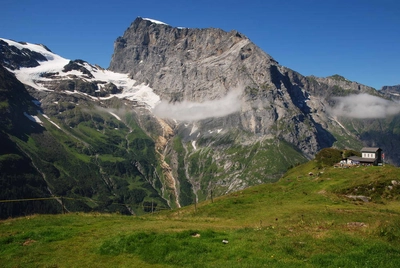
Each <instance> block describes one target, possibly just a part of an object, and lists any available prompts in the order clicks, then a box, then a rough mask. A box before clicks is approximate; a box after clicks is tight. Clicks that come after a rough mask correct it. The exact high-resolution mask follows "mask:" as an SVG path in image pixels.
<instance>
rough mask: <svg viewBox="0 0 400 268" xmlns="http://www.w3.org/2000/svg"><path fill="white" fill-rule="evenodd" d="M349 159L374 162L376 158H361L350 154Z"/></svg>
mask: <svg viewBox="0 0 400 268" xmlns="http://www.w3.org/2000/svg"><path fill="white" fill-rule="evenodd" d="M349 159H350V160H353V161H358V162H363V163H374V162H375V160H376V159H375V158H363V157H359V156H350V157H349Z"/></svg>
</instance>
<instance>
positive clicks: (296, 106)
mask: <svg viewBox="0 0 400 268" xmlns="http://www.w3.org/2000/svg"><path fill="white" fill-rule="evenodd" d="M110 69H111V70H113V71H118V72H129V73H130V74H131V76H132V77H134V79H136V80H138V81H140V82H144V83H148V84H149V85H150V87H152V88H153V89H154V90H155V92H157V94H159V95H160V97H161V99H164V100H167V101H169V102H172V103H175V102H182V101H192V102H204V101H207V100H213V99H218V98H222V97H223V96H225V95H227V94H228V93H229V92H230V91H234V90H237V91H239V92H240V102H241V107H240V110H239V111H238V113H237V114H236V115H231V116H227V117H226V118H225V120H222V121H223V122H221V124H222V125H225V126H229V125H230V126H231V127H234V128H237V127H239V128H240V129H242V130H243V131H247V132H250V133H252V134H254V135H255V136H258V137H275V138H280V139H283V140H285V141H288V142H289V143H292V144H294V145H295V146H296V147H298V148H299V149H300V150H301V151H302V152H303V153H304V154H305V155H307V156H308V157H312V156H313V155H314V154H315V153H316V152H317V151H318V150H320V149H321V148H323V147H329V146H332V144H333V143H334V142H335V138H334V137H333V136H332V135H331V134H330V133H329V132H328V131H327V125H326V122H327V121H329V118H328V116H326V115H325V114H324V106H325V105H326V104H327V102H326V101H325V100H324V99H323V98H318V97H319V96H321V95H323V94H321V92H320V90H319V89H320V88H321V87H318V88H314V87H313V85H312V81H310V79H308V78H306V77H303V76H302V75H300V74H298V73H296V72H294V71H292V70H290V69H288V68H285V67H282V66H280V65H279V64H278V62H277V61H275V60H274V59H273V58H272V57H271V56H269V55H268V54H266V53H265V52H263V51H262V50H261V49H260V48H258V47H257V46H256V45H255V44H254V43H252V42H251V41H250V40H249V39H248V38H247V37H245V36H244V35H242V34H240V33H238V32H237V31H231V32H224V31H222V30H220V29H186V28H183V29H179V28H174V27H171V26H169V25H164V24H157V23H153V22H152V21H149V20H144V19H142V18H137V19H136V20H135V21H134V22H133V23H132V24H131V25H130V27H129V28H128V29H127V30H126V31H125V33H124V35H123V36H122V37H119V38H118V39H117V40H116V42H115V51H114V54H113V57H112V60H111V64H110ZM324 86H325V87H326V88H330V85H329V84H324ZM220 121H221V120H220ZM199 124H201V125H203V126H204V125H205V124H206V123H204V122H199Z"/></svg>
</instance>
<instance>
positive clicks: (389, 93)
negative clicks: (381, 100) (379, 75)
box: [381, 85, 400, 101]
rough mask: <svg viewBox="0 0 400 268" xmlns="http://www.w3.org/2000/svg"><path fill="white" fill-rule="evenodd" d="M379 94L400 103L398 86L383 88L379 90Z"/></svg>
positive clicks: (399, 88)
mask: <svg viewBox="0 0 400 268" xmlns="http://www.w3.org/2000/svg"><path fill="white" fill-rule="evenodd" d="M381 93H383V94H384V95H385V96H386V97H387V98H390V99H394V100H397V101H400V85H396V86H384V87H382V89H381Z"/></svg>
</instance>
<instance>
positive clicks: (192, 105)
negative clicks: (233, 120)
mask: <svg viewBox="0 0 400 268" xmlns="http://www.w3.org/2000/svg"><path fill="white" fill-rule="evenodd" d="M239 95H240V91H239V90H234V91H230V92H229V93H228V94H227V95H226V96H224V97H222V98H221V99H218V100H209V101H205V102H201V103H198V102H191V101H183V102H179V103H174V104H173V103H168V102H167V101H161V102H160V103H158V104H157V105H156V106H155V107H154V109H153V113H154V114H155V115H156V116H158V117H161V118H169V119H175V120H178V121H198V120H203V119H207V118H212V117H223V116H226V115H229V114H232V113H235V112H238V111H240V109H241V100H240V99H239Z"/></svg>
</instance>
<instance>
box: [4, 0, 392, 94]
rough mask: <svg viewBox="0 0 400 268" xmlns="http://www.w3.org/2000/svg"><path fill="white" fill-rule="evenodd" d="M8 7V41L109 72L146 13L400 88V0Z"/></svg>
mask: <svg viewBox="0 0 400 268" xmlns="http://www.w3.org/2000/svg"><path fill="white" fill-rule="evenodd" d="M1 7H2V10H1V16H0V25H1V27H0V37H2V38H7V39H13V40H16V41H26V42H30V43H42V44H45V45H46V46H48V47H49V48H50V49H51V50H52V51H53V52H55V53H57V54H59V55H61V56H63V57H65V58H69V59H83V60H86V61H88V62H90V63H93V64H99V65H100V66H102V67H105V68H107V67H108V65H109V62H110V60H111V55H112V53H113V44H114V41H115V39H116V38H117V37H118V36H121V35H123V33H124V31H125V30H126V29H127V28H128V27H129V25H130V24H131V22H133V21H134V19H135V18H136V17H138V16H140V17H143V18H152V19H155V20H160V21H163V22H165V23H167V24H169V25H171V26H176V27H188V28H206V27H213V28H221V29H223V30H226V31H230V30H233V29H234V30H238V31H239V32H241V33H243V34H244V35H246V36H247V37H248V38H250V39H251V40H252V41H253V42H254V43H255V44H256V45H258V46H259V47H260V48H261V49H263V50H264V51H265V52H266V53H268V54H270V55H271V56H272V57H274V58H275V60H277V61H278V62H279V63H280V64H282V65H284V66H286V67H289V68H291V69H293V70H295V71H298V72H299V73H301V74H303V75H315V76H319V77H325V76H329V75H333V74H340V75H343V76H344V77H346V78H347V79H349V80H352V81H357V82H359V83H362V84H366V85H368V86H372V87H375V88H376V89H380V88H381V87H382V86H384V85H398V84H400V16H399V14H400V1H398V0H379V1H376V0H336V1H334V0H297V1H296V0H273V1H270V0H263V1H261V0H260V1H258V0H257V1H252V0H248V1H244V0H241V1H237V0H230V1H218V0H213V1H209V0H203V1H193V2H191V1H182V0H177V1H168V0H163V1H159V0H153V1H143V0H140V1H136V0H130V1H126V0H114V1H102V0H97V1H92V0H89V1H85V0H80V1H76V0H69V1H54V0H52V1H48V0H40V1H38V0H35V1H33V0H19V1H15V0H3V1H2V5H1Z"/></svg>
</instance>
